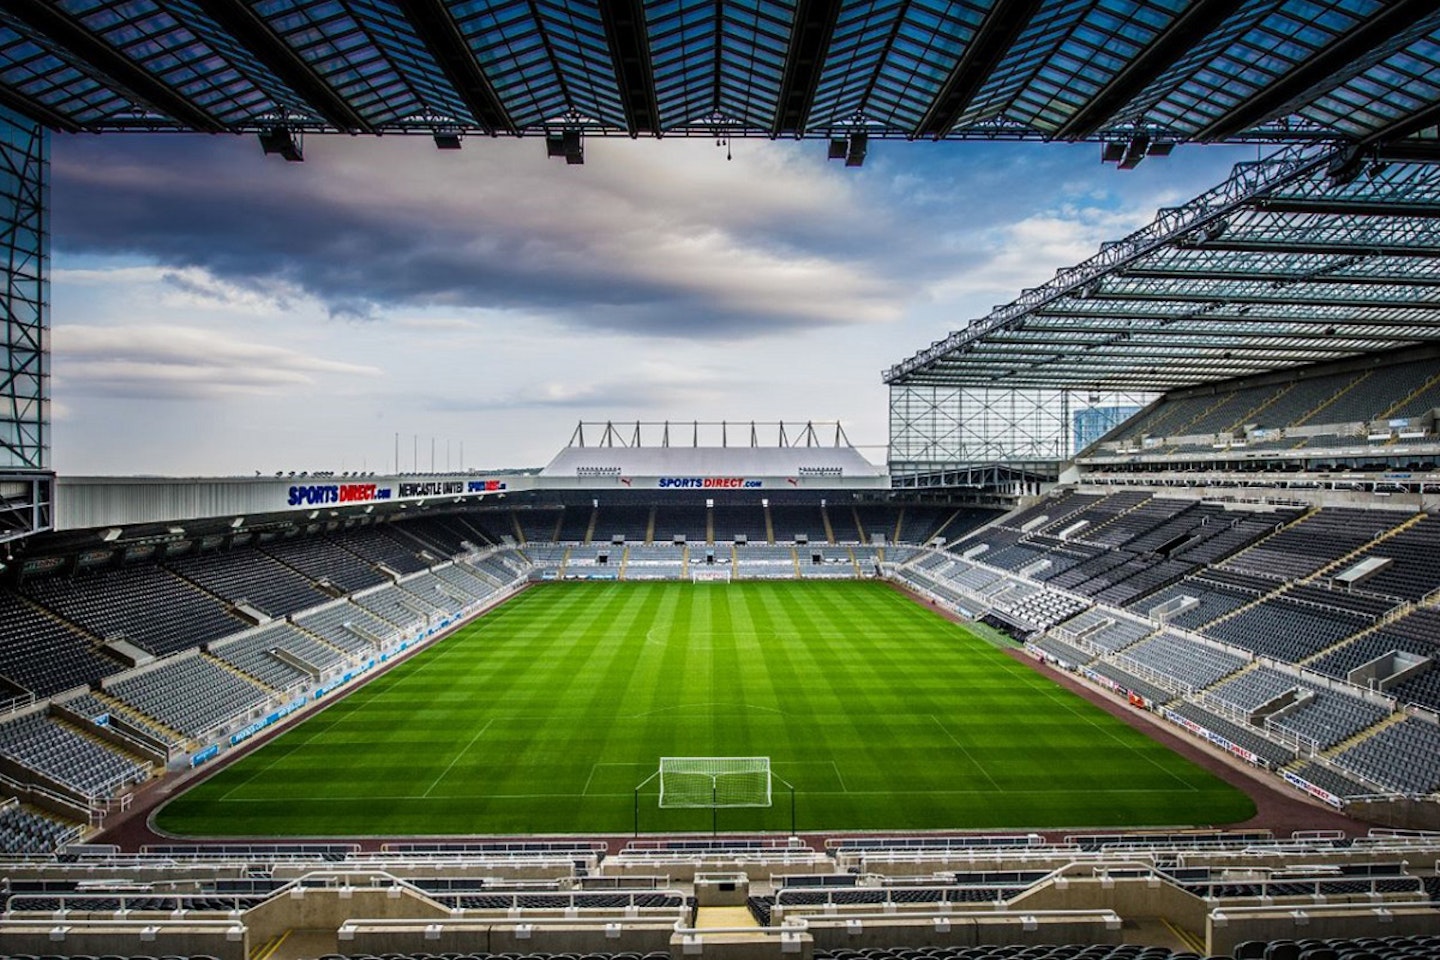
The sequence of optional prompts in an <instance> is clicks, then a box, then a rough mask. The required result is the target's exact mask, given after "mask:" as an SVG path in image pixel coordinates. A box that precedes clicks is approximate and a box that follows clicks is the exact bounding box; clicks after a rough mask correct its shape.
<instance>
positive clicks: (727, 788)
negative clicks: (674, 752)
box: [659, 757, 770, 808]
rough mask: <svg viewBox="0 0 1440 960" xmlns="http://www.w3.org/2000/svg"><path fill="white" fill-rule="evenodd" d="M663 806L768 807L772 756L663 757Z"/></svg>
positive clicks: (661, 777) (661, 771) (661, 780)
mask: <svg viewBox="0 0 1440 960" xmlns="http://www.w3.org/2000/svg"><path fill="white" fill-rule="evenodd" d="M659 776H660V806H661V807H692V808H694V807H708V808H720V807H768V806H770V758H769V757H661V758H660V773H659Z"/></svg>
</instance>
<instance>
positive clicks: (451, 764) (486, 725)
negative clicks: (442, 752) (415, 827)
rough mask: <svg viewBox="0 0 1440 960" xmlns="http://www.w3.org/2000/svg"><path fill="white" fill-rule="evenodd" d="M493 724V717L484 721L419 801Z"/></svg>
mask: <svg viewBox="0 0 1440 960" xmlns="http://www.w3.org/2000/svg"><path fill="white" fill-rule="evenodd" d="M494 722H495V718H494V717H491V718H490V719H489V720H486V721H485V726H483V727H481V728H480V729H479V730H476V731H475V736H473V737H471V738H470V742H469V743H467V744H465V746H464V747H462V748H461V749H460V752H459V753H457V754H455V759H453V760H451V761H450V765H449V766H448V767H446V768H445V769H444V770H442V771H440V776H438V777H436V778H435V779H434V781H433V782H432V783H431V784H430V786H428V787H426V788H425V792H424V793H422V794H420V799H421V800H423V799H425V798H426V797H428V796H430V791H431V790H434V789H435V787H436V786H437V785H438V784H439V783H440V781H441V780H444V779H445V777H446V775H448V774H449V773H450V771H451V770H453V769H455V764H457V763H459V762H460V758H461V757H463V756H465V754H467V753H469V752H470V748H471V747H473V746H475V741H476V740H479V739H480V736H481V734H483V733H484V732H485V731H486V730H489V729H490V724H492V723H494Z"/></svg>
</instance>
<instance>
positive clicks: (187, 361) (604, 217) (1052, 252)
mask: <svg viewBox="0 0 1440 960" xmlns="http://www.w3.org/2000/svg"><path fill="white" fill-rule="evenodd" d="M824 151H825V144H824V143H771V142H759V141H756V142H750V141H745V142H738V143H736V144H735V146H734V149H733V156H734V159H733V160H730V161H727V160H726V157H725V150H724V149H717V148H716V146H715V144H714V143H713V142H709V141H677V140H666V141H659V142H657V141H649V140H642V141H638V142H632V141H628V140H594V139H592V140H591V141H590V142H589V143H587V145H586V163H585V165H584V166H578V167H576V166H566V165H565V164H564V163H562V162H560V161H557V160H547V159H546V158H545V157H544V147H543V144H542V143H541V142H540V141H538V140H533V139H532V140H521V141H504V140H483V139H471V140H468V141H466V145H465V148H464V149H463V150H462V151H460V152H459V153H454V152H440V151H437V150H435V148H434V146H433V145H432V144H431V142H430V141H429V140H428V139H425V138H412V139H405V138H387V139H380V140H376V139H350V138H312V139H311V140H310V141H308V142H307V143H306V144H305V152H306V161H305V162H304V163H303V164H287V163H284V162H282V161H280V160H278V159H276V158H273V157H264V156H262V155H261V153H260V149H259V146H258V144H257V143H256V142H255V140H254V139H253V138H249V137H243V138H240V137H148V138H147V137H122V136H102V137H69V136H61V135H56V136H55V137H54V140H53V149H52V182H53V193H52V198H53V199H52V209H53V216H52V220H51V227H52V232H53V261H52V276H53V284H52V288H51V298H52V304H53V309H52V324H53V338H52V343H53V351H54V352H53V373H54V383H53V386H54V400H55V402H54V418H55V427H54V440H55V443H54V464H55V467H56V469H57V470H59V471H61V472H63V473H68V474H89V473H114V474H128V473H169V474H204V475H213V474H252V473H253V472H254V471H256V470H259V471H262V472H267V473H269V472H273V471H275V470H279V469H286V470H289V469H296V470H300V469H308V470H316V469H333V470H357V469H370V470H385V469H389V468H390V467H391V465H392V461H393V459H394V453H393V451H394V446H395V439H394V438H395V434H396V433H399V434H401V436H402V438H403V440H402V444H401V445H402V453H401V458H400V461H401V466H402V467H408V466H409V464H410V463H411V460H412V455H413V449H414V446H415V441H414V437H416V436H418V437H419V438H420V439H419V446H420V449H421V453H420V466H421V467H422V468H428V467H429V465H430V449H431V439H430V438H432V437H434V438H435V441H436V442H435V449H436V451H437V453H436V466H437V467H439V468H445V467H446V465H447V453H446V448H447V443H448V446H449V453H448V458H449V465H450V466H454V467H458V466H460V465H461V463H460V445H461V444H462V443H463V445H464V452H465V464H464V465H465V466H468V467H477V468H485V467H503V466H532V465H541V464H544V463H545V462H546V461H548V460H549V459H550V457H551V456H552V455H553V454H554V453H555V452H556V450H558V449H559V448H560V447H561V446H563V445H564V443H565V442H566V441H567V440H568V438H569V436H570V433H571V430H572V429H573V427H574V425H575V422H576V421H578V420H581V419H586V420H596V419H599V420H606V419H615V420H621V419H626V418H628V419H631V420H634V419H636V418H643V419H656V420H658V419H666V418H668V419H671V420H690V419H695V418H699V419H712V420H713V419H732V420H751V419H756V420H775V419H780V418H784V419H787V420H809V419H814V420H831V419H839V420H841V421H842V422H843V423H844V424H845V426H846V428H847V431H848V434H849V436H850V439H851V440H852V442H854V443H856V444H858V445H860V446H861V447H862V450H863V452H865V453H866V455H867V456H869V457H870V458H871V459H872V460H876V461H881V462H883V460H884V456H885V451H884V444H885V441H886V390H885V388H884V386H883V384H882V383H881V380H880V370H881V369H882V368H883V367H885V366H888V365H889V364H891V363H894V362H896V361H898V360H901V359H904V358H905V357H906V356H908V355H909V354H911V353H913V352H915V351H916V350H918V349H920V348H921V347H924V346H925V345H927V344H929V343H930V342H931V341H933V340H935V339H937V338H939V337H942V336H944V335H945V334H946V333H947V332H948V331H950V330H953V329H956V328H959V327H963V326H964V325H965V324H966V323H968V322H969V321H970V320H972V319H974V318H976V317H980V316H983V315H984V314H985V313H986V312H988V311H989V309H990V308H991V306H992V305H994V304H997V303H1002V302H1005V301H1007V300H1010V299H1012V298H1013V297H1014V296H1015V295H1016V294H1017V293H1018V292H1019V291H1020V290H1021V289H1022V288H1024V287H1027V286H1033V285H1035V284H1038V283H1042V282H1044V281H1045V280H1046V279H1048V278H1049V277H1050V276H1052V275H1053V273H1054V271H1055V270H1056V269H1057V268H1059V267H1064V266H1069V265H1071V264H1073V263H1075V262H1077V261H1079V260H1081V259H1084V258H1085V257H1087V256H1089V255H1090V254H1092V253H1094V252H1095V250H1096V249H1097V247H1098V246H1099V244H1100V242H1101V241H1104V240H1108V239H1115V238H1118V237H1120V236H1122V235H1124V234H1125V233H1126V232H1128V231H1129V230H1131V229H1134V228H1135V227H1137V226H1139V225H1140V224H1141V223H1143V222H1145V221H1146V220H1148V219H1149V218H1150V217H1151V216H1152V215H1153V214H1154V211H1155V209H1156V208H1157V207H1159V206H1164V205H1167V204H1174V203H1178V202H1181V201H1183V200H1185V199H1188V198H1189V197H1191V196H1193V195H1195V194H1196V193H1199V192H1200V191H1202V190H1204V189H1206V188H1207V187H1209V186H1211V185H1213V184H1214V183H1216V182H1218V181H1219V180H1220V179H1222V178H1223V177H1224V176H1225V175H1226V174H1227V173H1228V171H1229V168H1230V166H1231V165H1232V164H1233V163H1234V162H1236V161H1237V160H1241V159H1248V158H1252V157H1254V155H1255V154H1254V150H1253V148H1202V147H1186V148H1181V149H1180V150H1178V151H1177V152H1176V153H1175V154H1174V155H1173V156H1171V157H1170V158H1168V159H1152V160H1149V161H1147V162H1145V163H1144V164H1142V165H1141V166H1140V167H1139V168H1138V169H1137V170H1134V171H1129V172H1120V171H1117V170H1116V169H1115V168H1114V167H1111V166H1103V165H1101V164H1100V162H1099V158H1098V148H1097V147H1095V146H1094V145H1081V146H1074V147H1071V146H1059V145H1046V146H1036V145H1021V144H934V143H883V142H876V143H872V145H871V149H870V154H869V158H868V159H867V161H866V164H865V166H864V167H863V168H860V169H858V170H857V169H847V168H845V167H844V166H843V165H841V164H838V163H830V162H827V161H826V160H825V155H824Z"/></svg>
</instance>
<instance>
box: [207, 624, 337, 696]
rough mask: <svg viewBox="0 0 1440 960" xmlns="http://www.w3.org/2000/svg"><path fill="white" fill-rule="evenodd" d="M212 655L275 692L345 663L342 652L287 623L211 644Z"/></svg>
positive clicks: (291, 687) (287, 688) (289, 687)
mask: <svg viewBox="0 0 1440 960" xmlns="http://www.w3.org/2000/svg"><path fill="white" fill-rule="evenodd" d="M209 652H210V653H211V654H212V655H213V656H215V657H216V658H218V659H220V660H223V661H225V662H226V663H228V664H230V665H231V666H233V667H235V668H236V669H237V670H239V671H241V672H242V673H244V674H245V675H246V676H249V677H252V678H254V679H256V680H258V681H260V682H261V683H263V684H264V685H265V686H267V687H270V688H271V689H272V690H276V691H286V690H291V689H293V688H295V687H298V686H300V685H301V684H304V683H306V682H308V681H310V680H311V679H312V678H313V679H318V678H319V676H320V675H321V674H323V673H327V672H329V671H331V670H333V669H335V668H336V667H339V666H342V665H343V664H344V663H345V657H344V655H343V654H342V653H341V652H340V651H339V650H337V649H335V648H334V647H331V646H329V645H328V644H325V643H322V642H320V641H319V640H314V639H312V638H310V637H307V636H305V635H304V634H302V633H301V632H300V631H299V630H297V629H296V628H295V627H293V626H291V625H290V624H287V623H277V624H271V625H268V626H264V627H261V628H260V629H258V630H256V631H254V632H252V633H246V634H242V635H241V636H238V637H235V638H233V639H227V640H223V641H221V642H219V643H212V644H211V645H210V647H209ZM307 668H309V669H307ZM312 670H313V675H312V672H311V671H312Z"/></svg>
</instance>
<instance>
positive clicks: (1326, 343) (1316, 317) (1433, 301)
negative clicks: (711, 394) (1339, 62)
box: [885, 145, 1440, 391]
mask: <svg viewBox="0 0 1440 960" xmlns="http://www.w3.org/2000/svg"><path fill="white" fill-rule="evenodd" d="M1434 159H1435V158H1434V156H1433V155H1430V154H1429V152H1428V151H1423V150H1415V149H1413V148H1412V147H1411V146H1409V145H1404V146H1403V147H1398V148H1394V149H1391V150H1389V151H1387V152H1385V153H1382V154H1380V155H1372V156H1369V157H1366V156H1362V155H1361V154H1360V153H1359V152H1357V151H1355V150H1353V149H1351V150H1347V149H1338V150H1337V149H1331V148H1322V147H1318V146H1314V145H1298V146H1292V147H1287V148H1285V149H1284V150H1282V151H1280V152H1279V153H1277V154H1275V155H1274V156H1272V157H1270V158H1268V159H1266V160H1264V161H1259V162H1254V163H1242V164H1239V165H1238V166H1236V168H1235V170H1234V172H1233V173H1232V175H1231V176H1230V178H1229V179H1228V180H1226V181H1225V182H1224V183H1222V184H1220V185H1219V186H1218V187H1215V188H1214V189H1212V190H1210V191H1209V192H1207V193H1205V194H1203V195H1201V196H1199V197H1197V198H1196V199H1194V200H1192V201H1190V202H1189V203H1187V204H1185V205H1184V206H1182V207H1177V208H1173V209H1167V210H1162V211H1160V213H1159V214H1158V215H1157V216H1156V218H1155V219H1154V220H1153V221H1152V222H1151V223H1150V224H1149V225H1147V226H1145V227H1143V228H1142V229H1140V230H1138V231H1136V232H1135V233H1133V234H1131V235H1130V236H1128V237H1126V238H1125V239H1123V240H1120V241H1118V242H1115V243H1110V244H1106V245H1104V246H1103V247H1102V248H1101V251H1100V253H1099V254H1097V255H1096V256H1095V257H1092V258H1091V259H1089V260H1087V261H1085V262H1084V263H1081V264H1079V265H1078V266H1075V267H1071V268H1069V269H1066V270H1061V271H1059V272H1058V273H1057V274H1056V276H1055V278H1054V279H1053V280H1052V281H1050V282H1049V283H1047V284H1045V285H1044V286H1042V287H1037V288H1034V289H1030V290H1026V291H1024V293H1022V294H1021V296H1020V297H1019V299H1017V300H1015V301H1014V302H1012V303H1010V304H1007V305H1005V306H1001V307H997V308H995V310H994V311H993V312H991V314H990V315H989V316H987V317H984V318H982V319H979V320H976V321H974V322H972V323H971V324H970V325H969V326H968V327H966V328H965V329H963V330H959V331H957V332H955V333H952V334H950V335H949V336H948V337H946V338H945V339H943V340H940V341H937V342H936V343H934V344H932V345H931V346H930V347H928V348H926V349H925V350H922V351H920V352H919V353H917V354H916V355H914V356H913V357H911V358H909V359H908V360H905V361H904V362H902V363H899V364H896V365H895V366H893V367H891V368H890V369H889V370H887V371H886V372H885V380H886V382H887V383H890V384H894V385H910V386H925V385H934V386H949V387H954V386H977V387H978V386H984V387H1007V388H1008V387H1021V388H1023V387H1033V388H1074V389H1097V388H1098V389H1111V390H1135V391H1159V390H1167V389H1170V388H1172V387H1177V386H1185V385H1190V384H1196V383H1204V382H1210V381H1214V380H1223V379H1229V378H1231V377H1238V376H1244V375H1246V374H1253V373H1259V372H1262V371H1267V370H1275V369H1282V368H1286V367H1293V366H1297V365H1302V364H1309V363H1317V362H1320V361H1325V360H1334V359H1339V358H1344V357H1350V356H1355V355H1358V354H1364V353H1372V352H1376V351H1382V350H1387V349H1390V348H1394V347H1400V346H1405V345H1409V344H1415V343H1420V342H1426V341H1440V163H1436V162H1434Z"/></svg>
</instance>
